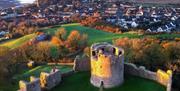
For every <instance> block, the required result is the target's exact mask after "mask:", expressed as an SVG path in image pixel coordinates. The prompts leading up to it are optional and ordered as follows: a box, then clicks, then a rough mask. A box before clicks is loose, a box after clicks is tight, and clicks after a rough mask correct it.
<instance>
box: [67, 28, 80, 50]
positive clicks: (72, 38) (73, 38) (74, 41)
mask: <svg viewBox="0 0 180 91" xmlns="http://www.w3.org/2000/svg"><path fill="white" fill-rule="evenodd" d="M80 38H81V36H80V33H79V32H78V31H77V30H73V31H72V32H71V33H70V34H69V36H68V38H67V40H66V47H67V48H70V50H71V51H72V50H75V49H77V47H78V42H79V40H80Z"/></svg>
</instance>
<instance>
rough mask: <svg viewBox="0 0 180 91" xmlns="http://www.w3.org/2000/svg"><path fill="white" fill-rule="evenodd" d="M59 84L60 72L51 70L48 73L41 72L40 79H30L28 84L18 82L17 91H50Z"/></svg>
mask: <svg viewBox="0 0 180 91" xmlns="http://www.w3.org/2000/svg"><path fill="white" fill-rule="evenodd" d="M60 82H61V72H60V71H59V70H58V69H53V70H52V71H51V72H50V73H45V72H41V74H40V78H34V77H30V82H26V81H19V88H20V89H19V90H18V91H41V89H44V90H50V89H51V88H53V87H55V86H56V85H58V84H59V83H60Z"/></svg>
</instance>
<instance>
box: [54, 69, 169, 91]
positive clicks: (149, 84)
mask: <svg viewBox="0 0 180 91" xmlns="http://www.w3.org/2000/svg"><path fill="white" fill-rule="evenodd" d="M51 91H99V88H96V87H94V86H92V85H91V84H90V73H89V72H79V73H76V74H73V75H71V76H69V77H66V78H64V79H63V81H62V83H61V84H60V85H58V86H56V87H55V88H54V89H52V90H51ZM104 91H166V88H165V87H164V86H161V85H160V84H158V83H156V82H154V81H151V80H147V79H143V78H140V77H136V76H131V75H125V82H124V83H123V85H122V86H118V87H115V88H111V89H104Z"/></svg>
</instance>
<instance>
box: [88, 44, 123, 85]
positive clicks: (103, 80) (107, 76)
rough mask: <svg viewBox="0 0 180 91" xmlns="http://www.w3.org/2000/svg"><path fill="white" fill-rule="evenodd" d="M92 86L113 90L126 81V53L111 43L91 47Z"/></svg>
mask: <svg viewBox="0 0 180 91" xmlns="http://www.w3.org/2000/svg"><path fill="white" fill-rule="evenodd" d="M90 81H91V84H93V85H94V86H96V87H100V86H103V87H104V88H111V87H114V86H118V85H121V84H122V83H123V81H124V51H123V49H121V48H118V47H116V46H113V45H111V44H109V43H105V42H104V43H96V44H93V45H92V46H91V79H90Z"/></svg>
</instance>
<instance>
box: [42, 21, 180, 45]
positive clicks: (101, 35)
mask: <svg viewBox="0 0 180 91" xmlns="http://www.w3.org/2000/svg"><path fill="white" fill-rule="evenodd" d="M60 27H61V28H65V30H67V35H68V34H69V33H70V32H71V31H72V30H78V31H79V32H80V33H84V34H87V35H88V43H89V44H92V43H96V42H112V40H113V39H118V38H124V37H128V38H143V37H154V38H177V37H178V38H180V34H156V35H139V34H137V33H130V32H126V33H122V34H115V33H110V32H105V31H101V30H96V29H93V28H89V27H84V26H81V25H80V24H78V23H74V24H65V25H62V26H55V27H54V28H49V29H45V30H44V31H45V32H46V33H48V34H51V35H53V34H54V33H55V32H56V31H57V29H58V28H60Z"/></svg>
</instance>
